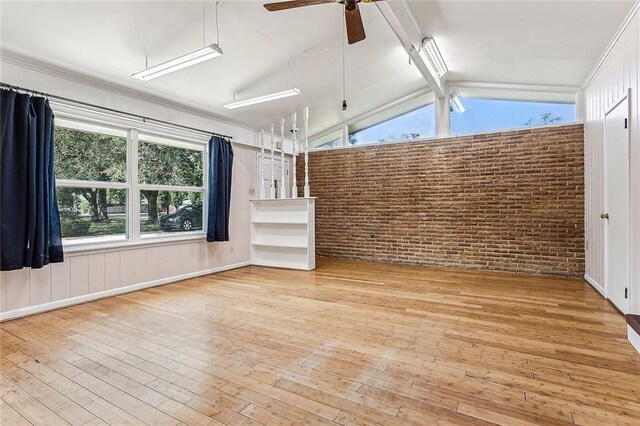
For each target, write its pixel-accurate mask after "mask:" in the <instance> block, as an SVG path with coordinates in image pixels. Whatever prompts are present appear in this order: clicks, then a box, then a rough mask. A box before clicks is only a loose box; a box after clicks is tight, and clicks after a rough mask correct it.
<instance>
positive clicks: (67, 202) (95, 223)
mask: <svg viewBox="0 0 640 426" xmlns="http://www.w3.org/2000/svg"><path fill="white" fill-rule="evenodd" d="M54 144H55V156H54V162H55V168H56V186H57V196H58V205H59V209H60V222H61V227H62V237H63V240H64V243H65V244H66V245H74V244H102V243H111V242H118V241H120V242H126V241H137V240H140V239H149V238H153V237H160V236H165V237H167V236H176V237H179V236H181V235H195V234H198V233H203V232H204V230H203V211H204V201H205V200H204V198H205V186H204V173H205V170H204V165H205V163H204V158H205V156H204V153H205V146H206V145H205V144H204V142H198V141H189V140H186V139H181V138H178V137H176V138H175V139H174V138H165V137H159V136H156V135H155V134H145V133H140V134H138V131H137V130H136V129H128V130H127V129H111V128H108V127H102V126H95V125H93V124H86V123H81V122H73V121H67V120H64V118H63V119H61V120H57V122H56V129H55V135H54ZM134 152H137V153H138V155H137V158H133V157H132V153H134ZM134 171H137V179H135V177H134V176H136V174H133V173H134ZM132 174H133V175H132ZM133 225H135V226H133Z"/></svg>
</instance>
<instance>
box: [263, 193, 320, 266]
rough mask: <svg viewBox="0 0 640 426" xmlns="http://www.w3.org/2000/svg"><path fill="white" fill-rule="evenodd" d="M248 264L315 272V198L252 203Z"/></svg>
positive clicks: (281, 199) (280, 199)
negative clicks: (249, 259)
mask: <svg viewBox="0 0 640 426" xmlns="http://www.w3.org/2000/svg"><path fill="white" fill-rule="evenodd" d="M251 263H253V264H254V265H261V266H272V267H277V268H289V269H302V270H305V271H310V270H312V269H315V267H316V241H315V198H314V197H310V198H277V199H276V198H268V199H254V200H251Z"/></svg>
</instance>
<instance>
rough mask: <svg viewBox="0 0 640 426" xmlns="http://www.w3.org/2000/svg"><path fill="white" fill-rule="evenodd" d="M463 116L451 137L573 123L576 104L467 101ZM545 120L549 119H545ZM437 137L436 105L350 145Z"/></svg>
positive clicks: (363, 133) (362, 134)
mask: <svg viewBox="0 0 640 426" xmlns="http://www.w3.org/2000/svg"><path fill="white" fill-rule="evenodd" d="M463 103H464V106H465V108H466V111H465V112H464V114H458V113H457V112H455V111H454V112H452V113H451V134H452V135H467V134H473V133H483V132H491V131H496V130H504V129H518V128H522V127H527V126H539V125H545V124H561V123H570V122H573V121H575V119H576V106H575V104H558V103H542V102H522V101H504V100H492V99H466V98H465V99H464V100H463ZM545 117H546V118H545ZM434 136H435V106H434V105H433V104H428V105H425V106H424V107H421V108H418V109H416V110H414V111H411V112H409V113H407V114H404V115H400V116H398V117H395V118H392V119H390V120H388V121H384V122H382V123H380V124H376V125H374V126H371V127H369V128H367V129H363V130H360V131H358V132H355V133H353V134H352V135H351V138H350V139H351V141H350V143H351V144H356V145H360V144H368V143H376V142H383V141H393V140H405V139H424V138H430V137H434Z"/></svg>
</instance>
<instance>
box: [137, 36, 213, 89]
mask: <svg viewBox="0 0 640 426" xmlns="http://www.w3.org/2000/svg"><path fill="white" fill-rule="evenodd" d="M218 56H222V49H220V46H218V45H217V44H211V45H209V46H206V47H203V48H202V49H198V50H196V51H195V52H191V53H187V54H186V55H182V56H180V57H178V58H175V59H171V60H170V61H167V62H163V63H161V64H159V65H156V66H153V67H151V68H147V69H146V70H143V71H140V72H137V73H135V74H133V75H132V77H133V78H137V79H138V80H142V81H147V80H151V79H154V78H157V77H160V76H163V75H165V74H169V73H171V72H174V71H178V70H181V69H183V68H186V67H190V66H191V65H195V64H199V63H200V62H204V61H207V60H209V59H213V58H217V57H218Z"/></svg>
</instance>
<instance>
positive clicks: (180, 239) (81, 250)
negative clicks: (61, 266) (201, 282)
mask: <svg viewBox="0 0 640 426" xmlns="http://www.w3.org/2000/svg"><path fill="white" fill-rule="evenodd" d="M194 241H203V242H204V241H205V233H204V232H197V233H194V234H192V235H184V234H183V235H175V236H174V235H168V236H154V237H146V238H145V237H142V239H141V240H140V241H129V240H119V241H117V242H112V241H109V242H102V243H84V244H83V243H80V242H77V243H72V244H65V245H64V246H63V247H64V254H65V255H68V257H74V256H80V255H83V254H86V253H108V252H113V251H122V250H127V249H134V248H140V247H145V248H146V247H156V246H164V245H168V244H176V243H178V244H180V243H189V242H194ZM63 244H64V243H63Z"/></svg>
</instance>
